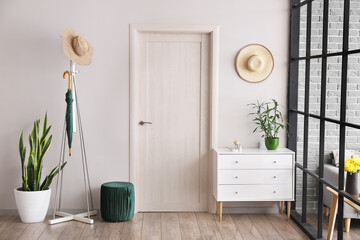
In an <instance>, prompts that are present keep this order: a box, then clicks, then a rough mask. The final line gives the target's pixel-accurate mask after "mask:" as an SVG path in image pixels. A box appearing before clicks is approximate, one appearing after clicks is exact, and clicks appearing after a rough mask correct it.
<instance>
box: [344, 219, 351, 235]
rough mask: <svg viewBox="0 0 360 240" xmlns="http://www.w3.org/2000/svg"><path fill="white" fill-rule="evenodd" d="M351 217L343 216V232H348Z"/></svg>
mask: <svg viewBox="0 0 360 240" xmlns="http://www.w3.org/2000/svg"><path fill="white" fill-rule="evenodd" d="M350 222H351V218H345V232H350Z"/></svg>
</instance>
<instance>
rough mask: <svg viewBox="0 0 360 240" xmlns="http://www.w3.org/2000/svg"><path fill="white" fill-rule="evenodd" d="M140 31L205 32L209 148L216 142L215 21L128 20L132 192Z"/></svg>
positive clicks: (217, 37)
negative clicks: (207, 42) (159, 22)
mask: <svg viewBox="0 0 360 240" xmlns="http://www.w3.org/2000/svg"><path fill="white" fill-rule="evenodd" d="M140 33H209V34H210V39H211V44H210V51H211V55H210V56H211V57H210V64H211V66H210V67H211V71H210V72H211V74H210V148H209V149H212V148H216V147H217V144H218V85H219V26H218V25H154V24H130V136H129V139H130V149H129V153H130V182H132V183H133V184H134V187H135V196H138V194H137V189H138V188H137V186H136V184H137V181H136V179H137V176H136V172H137V171H136V169H137V164H138V161H139V160H138V153H137V151H136V146H137V144H138V142H139V141H138V139H137V138H138V132H137V128H136V126H137V125H138V121H139V102H138V96H139V34H140ZM211 156H212V154H211V152H209V162H208V166H209V172H208V176H209V178H210V179H209V186H208V192H209V201H208V202H209V211H210V207H211V204H210V203H211V202H212V201H211V191H210V190H211V189H212V186H211V183H212V179H211V178H212V174H211V173H212V171H211V167H212V166H211V162H210V158H211ZM137 202H138V201H135V212H137V209H138V204H137Z"/></svg>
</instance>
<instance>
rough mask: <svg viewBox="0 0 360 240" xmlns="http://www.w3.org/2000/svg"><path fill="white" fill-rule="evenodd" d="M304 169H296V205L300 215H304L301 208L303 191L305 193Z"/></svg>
mask: <svg viewBox="0 0 360 240" xmlns="http://www.w3.org/2000/svg"><path fill="white" fill-rule="evenodd" d="M302 181H303V171H301V169H299V168H297V169H296V196H295V201H296V206H295V209H296V211H297V212H298V213H299V215H300V216H301V215H302V212H301V209H302V195H303V194H302V193H303V182H302Z"/></svg>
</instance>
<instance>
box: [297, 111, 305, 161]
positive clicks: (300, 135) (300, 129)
mask: <svg viewBox="0 0 360 240" xmlns="http://www.w3.org/2000/svg"><path fill="white" fill-rule="evenodd" d="M296 148H297V153H296V161H297V162H298V163H300V164H301V165H303V152H304V151H303V149H304V116H303V115H300V114H298V121H297V147H296Z"/></svg>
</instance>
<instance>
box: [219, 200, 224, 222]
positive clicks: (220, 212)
mask: <svg viewBox="0 0 360 240" xmlns="http://www.w3.org/2000/svg"><path fill="white" fill-rule="evenodd" d="M222 203H223V202H219V221H220V222H221V221H222Z"/></svg>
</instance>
